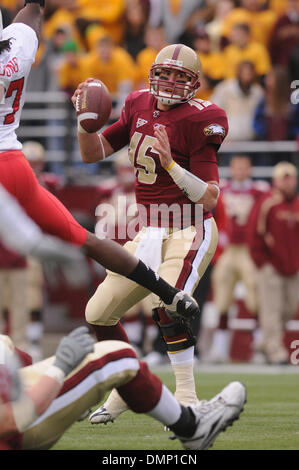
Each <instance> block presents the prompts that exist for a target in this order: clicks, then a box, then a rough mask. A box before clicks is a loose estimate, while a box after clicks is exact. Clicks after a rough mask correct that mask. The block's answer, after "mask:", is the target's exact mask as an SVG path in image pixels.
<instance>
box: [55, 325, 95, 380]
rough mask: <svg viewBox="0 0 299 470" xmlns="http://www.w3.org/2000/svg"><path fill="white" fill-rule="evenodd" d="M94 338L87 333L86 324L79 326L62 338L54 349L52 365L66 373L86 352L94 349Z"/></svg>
mask: <svg viewBox="0 0 299 470" xmlns="http://www.w3.org/2000/svg"><path fill="white" fill-rule="evenodd" d="M94 343H95V341H94V339H93V338H92V337H91V336H90V335H89V334H88V328H87V327H86V326H80V327H79V328H76V329H75V330H73V331H72V332H71V333H70V334H69V335H67V336H65V337H64V338H62V340H61V341H60V343H59V346H58V348H57V350H56V358H55V361H54V366H56V367H59V369H61V370H62V371H63V372H64V373H65V375H68V374H69V373H70V372H71V371H72V370H73V369H75V367H77V365H78V364H80V362H81V361H83V359H84V358H85V357H86V356H87V354H89V353H91V352H93V350H94Z"/></svg>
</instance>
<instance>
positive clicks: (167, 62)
mask: <svg viewBox="0 0 299 470" xmlns="http://www.w3.org/2000/svg"><path fill="white" fill-rule="evenodd" d="M163 65H176V66H177V67H183V62H182V61H181V60H174V59H165V60H164V61H163Z"/></svg>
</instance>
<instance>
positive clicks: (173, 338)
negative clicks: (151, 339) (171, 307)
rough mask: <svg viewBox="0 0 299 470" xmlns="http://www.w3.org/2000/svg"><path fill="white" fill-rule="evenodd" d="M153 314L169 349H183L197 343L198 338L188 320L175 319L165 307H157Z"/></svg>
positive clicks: (171, 350) (170, 350)
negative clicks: (178, 320) (170, 316)
mask: <svg viewBox="0 0 299 470" xmlns="http://www.w3.org/2000/svg"><path fill="white" fill-rule="evenodd" d="M152 315H153V320H154V321H155V323H156V324H157V326H158V328H159V331H160V334H161V336H162V338H163V340H164V342H165V344H166V348H167V351H169V352H177V351H183V350H185V349H187V348H189V347H190V346H194V345H195V343H196V338H195V336H194V334H193V332H192V329H191V326H190V325H189V324H188V323H187V322H184V323H183V322H175V321H173V320H172V319H171V318H169V317H168V315H167V314H166V312H165V309H164V308H155V309H154V310H153V314H152Z"/></svg>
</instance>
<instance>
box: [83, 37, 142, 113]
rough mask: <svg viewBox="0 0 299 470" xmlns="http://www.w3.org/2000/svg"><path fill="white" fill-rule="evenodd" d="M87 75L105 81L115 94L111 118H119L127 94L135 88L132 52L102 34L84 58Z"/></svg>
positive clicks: (134, 67)
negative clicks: (116, 44)
mask: <svg viewBox="0 0 299 470" xmlns="http://www.w3.org/2000/svg"><path fill="white" fill-rule="evenodd" d="M83 66H84V68H85V72H86V73H85V75H86V77H92V78H96V79H99V80H102V82H104V83H105V85H106V86H107V88H108V90H109V91H110V93H111V94H112V96H113V100H114V103H115V106H114V107H113V110H112V114H111V118H112V119H118V117H119V116H120V113H121V110H122V106H123V104H124V102H125V99H126V97H127V95H128V94H129V93H130V92H131V91H132V90H133V87H134V84H135V79H136V66H135V63H134V61H133V59H132V58H131V56H130V54H129V53H128V52H127V51H126V50H125V49H123V48H122V47H120V46H115V45H114V43H113V40H112V38H111V37H110V36H109V35H107V34H106V35H104V36H102V37H101V38H100V39H99V40H98V41H97V42H96V45H95V46H94V48H93V50H92V51H91V52H90V53H89V54H88V55H87V56H86V58H85V59H84V65H83Z"/></svg>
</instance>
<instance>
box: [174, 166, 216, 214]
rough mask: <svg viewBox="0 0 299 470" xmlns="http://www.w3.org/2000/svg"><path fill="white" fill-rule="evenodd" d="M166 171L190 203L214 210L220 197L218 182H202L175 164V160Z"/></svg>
mask: <svg viewBox="0 0 299 470" xmlns="http://www.w3.org/2000/svg"><path fill="white" fill-rule="evenodd" d="M165 169H166V171H168V173H169V175H170V176H171V178H172V179H173V181H174V182H175V184H176V185H177V186H178V187H179V188H180V189H181V191H182V192H183V193H184V194H185V195H186V196H187V197H188V198H189V199H190V201H192V202H194V203H196V204H202V205H203V207H204V209H206V210H212V209H214V207H215V206H216V204H217V198H218V195H219V189H218V186H217V183H216V182H214V181H211V182H205V181H203V180H201V179H200V178H198V177H197V176H195V175H194V174H192V173H190V171H188V170H186V169H185V168H182V167H181V166H180V165H178V164H177V163H175V162H174V160H173V161H172V163H171V164H170V165H169V166H168V167H167V168H165Z"/></svg>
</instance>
